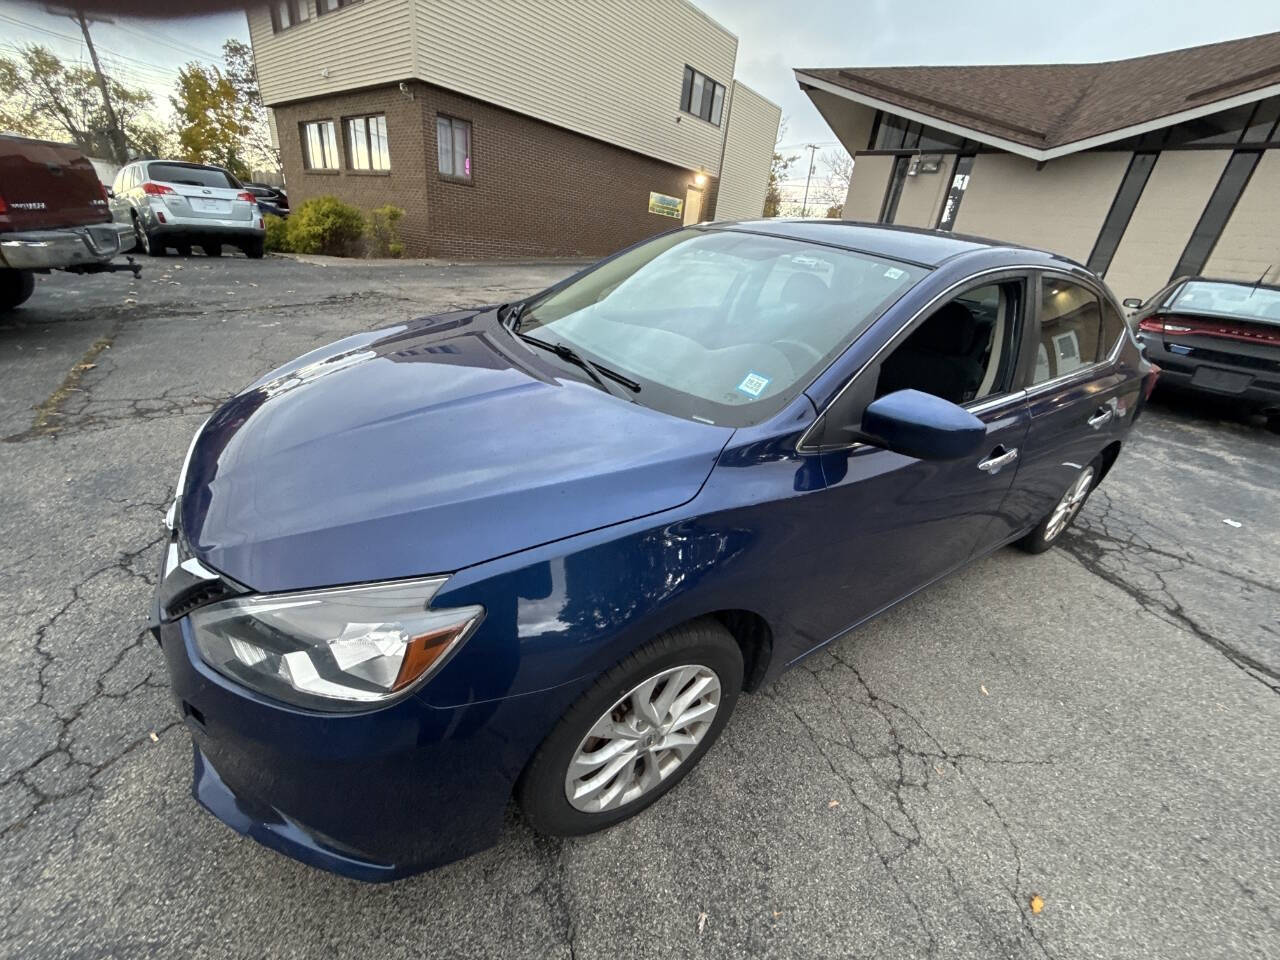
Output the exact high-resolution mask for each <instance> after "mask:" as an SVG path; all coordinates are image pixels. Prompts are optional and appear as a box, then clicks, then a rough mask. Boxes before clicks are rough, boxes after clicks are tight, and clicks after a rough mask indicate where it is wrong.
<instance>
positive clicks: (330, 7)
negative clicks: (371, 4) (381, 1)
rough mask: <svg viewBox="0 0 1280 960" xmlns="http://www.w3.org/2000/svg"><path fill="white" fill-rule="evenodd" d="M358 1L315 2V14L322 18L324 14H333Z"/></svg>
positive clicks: (329, 0)
mask: <svg viewBox="0 0 1280 960" xmlns="http://www.w3.org/2000/svg"><path fill="white" fill-rule="evenodd" d="M359 2H360V0H316V13H317V14H319V15H321V16H323V15H324V14H326V13H333V11H335V10H340V9H342V8H343V7H349V6H351V5H352V4H356V3H359Z"/></svg>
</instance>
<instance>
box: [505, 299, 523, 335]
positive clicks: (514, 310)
mask: <svg viewBox="0 0 1280 960" xmlns="http://www.w3.org/2000/svg"><path fill="white" fill-rule="evenodd" d="M526 303H528V301H527V300H519V301H513V302H512V303H504V304H503V305H502V306H500V307H499V308H498V321H499V322H500V323H502V324H503V325H505V326H506V328H507V329H508V330H510V331H511V332H512V333H515V332H516V330H518V329H519V328H520V315H521V314H522V313H524V306H525V304H526Z"/></svg>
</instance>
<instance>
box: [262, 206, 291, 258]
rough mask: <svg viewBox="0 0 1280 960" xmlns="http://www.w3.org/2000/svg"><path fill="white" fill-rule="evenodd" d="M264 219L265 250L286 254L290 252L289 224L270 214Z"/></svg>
mask: <svg viewBox="0 0 1280 960" xmlns="http://www.w3.org/2000/svg"><path fill="white" fill-rule="evenodd" d="M264 219H265V220H266V222H267V237H266V242H267V249H268V250H277V251H279V252H280V253H288V252H289V250H290V247H289V224H288V223H287V222H286V221H285V220H283V219H282V218H280V217H277V216H275V215H273V214H270V213H269V214H267V215H266V217H265V218H264Z"/></svg>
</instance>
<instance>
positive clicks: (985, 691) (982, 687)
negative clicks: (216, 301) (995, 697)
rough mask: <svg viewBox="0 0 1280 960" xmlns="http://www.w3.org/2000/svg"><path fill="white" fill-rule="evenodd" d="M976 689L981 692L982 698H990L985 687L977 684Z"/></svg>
mask: <svg viewBox="0 0 1280 960" xmlns="http://www.w3.org/2000/svg"><path fill="white" fill-rule="evenodd" d="M978 689H979V690H981V691H982V695H983V696H984V697H989V696H991V694H989V693H987V688H986V687H984V686H982V685H981V684H979V686H978Z"/></svg>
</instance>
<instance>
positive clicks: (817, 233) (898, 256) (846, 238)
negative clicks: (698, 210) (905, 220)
mask: <svg viewBox="0 0 1280 960" xmlns="http://www.w3.org/2000/svg"><path fill="white" fill-rule="evenodd" d="M704 226H707V227H711V228H713V229H721V230H747V231H750V232H752V233H766V234H769V235H771V236H775V237H789V238H791V239H794V240H808V241H812V242H816V243H825V244H830V245H832V246H837V247H844V248H845V249H847V250H857V251H860V252H863V253H873V254H876V255H878V256H882V257H890V258H892V259H894V260H902V261H906V262H909V263H915V264H919V265H920V266H925V267H936V266H938V265H939V264H941V263H942V262H943V261H945V260H950V259H951V258H952V257H956V256H960V255H961V254H965V253H971V252H973V251H975V250H992V249H1010V250H1020V251H1024V252H1025V251H1027V250H1029V249H1031V248H1028V247H1022V246H1019V245H1018V244H1014V243H1001V242H999V241H997V240H988V239H985V238H983V237H971V236H967V235H965V234H959V233H942V232H940V231H937V230H925V229H920V228H917V227H900V226H893V225H890V224H883V223H858V222H855V221H852V220H835V219H821V220H818V219H809V220H797V219H787V218H781V217H778V218H772V219H769V220H740V221H718V222H713V223H709V224H704ZM1036 252H1038V253H1043V254H1045V256H1048V257H1052V258H1053V259H1055V260H1062V259H1064V258H1062V257H1059V256H1056V255H1054V254H1049V253H1047V252H1046V251H1036ZM1072 262H1073V263H1074V261H1072Z"/></svg>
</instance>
